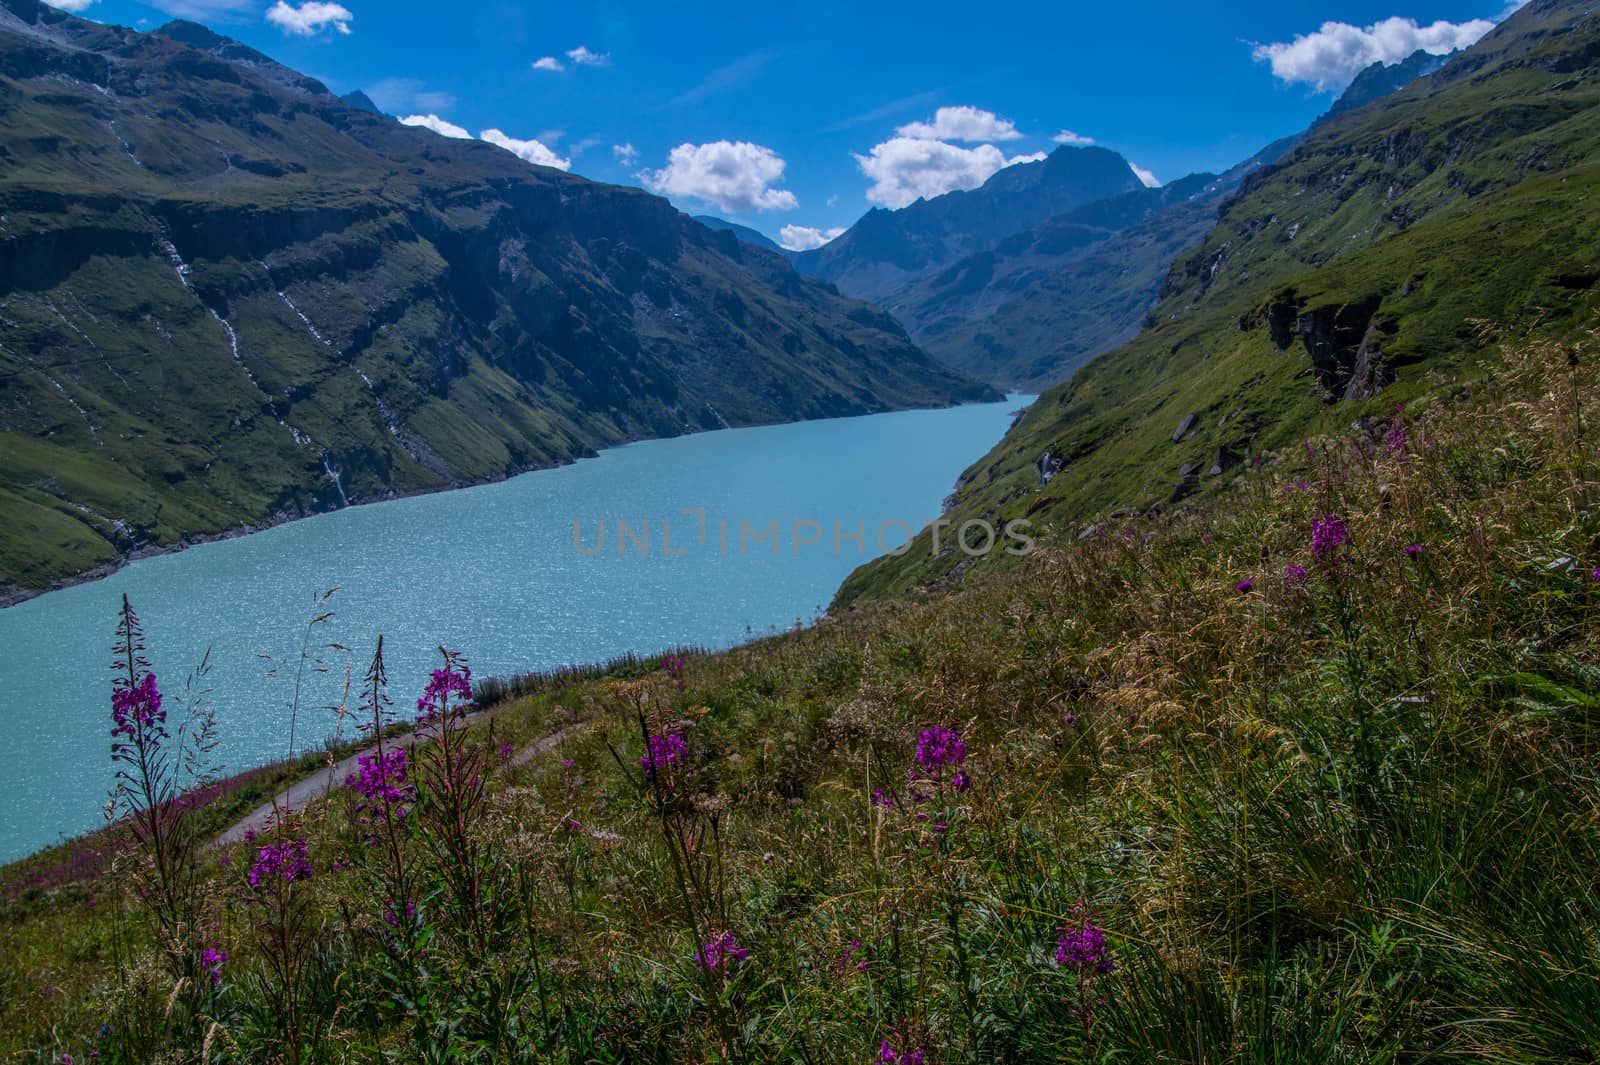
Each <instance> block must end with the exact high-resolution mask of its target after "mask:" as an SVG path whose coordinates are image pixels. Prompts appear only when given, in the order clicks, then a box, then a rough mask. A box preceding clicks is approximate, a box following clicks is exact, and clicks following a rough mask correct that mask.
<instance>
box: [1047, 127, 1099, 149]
mask: <svg viewBox="0 0 1600 1065" xmlns="http://www.w3.org/2000/svg"><path fill="white" fill-rule="evenodd" d="M1050 139H1051V140H1053V141H1055V142H1056V143H1057V144H1070V145H1072V146H1073V147H1075V148H1087V147H1088V146H1089V145H1091V144H1093V143H1094V138H1093V137H1085V136H1084V135H1083V134H1081V133H1074V132H1072V131H1071V130H1070V129H1064V130H1062V131H1061V132H1060V133H1057V134H1056V135H1055V136H1054V137H1051V138H1050Z"/></svg>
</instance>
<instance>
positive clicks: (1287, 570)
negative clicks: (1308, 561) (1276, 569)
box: [1283, 562, 1306, 588]
mask: <svg viewBox="0 0 1600 1065" xmlns="http://www.w3.org/2000/svg"><path fill="white" fill-rule="evenodd" d="M1305 583H1306V568H1305V567H1304V566H1302V565H1300V563H1298V562H1291V563H1289V564H1288V565H1287V566H1285V567H1283V586H1284V587H1285V588H1299V587H1301V586H1302V585H1304V584H1305Z"/></svg>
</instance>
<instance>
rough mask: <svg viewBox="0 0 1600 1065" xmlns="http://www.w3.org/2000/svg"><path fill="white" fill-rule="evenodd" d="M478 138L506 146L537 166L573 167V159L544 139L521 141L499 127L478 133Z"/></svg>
mask: <svg viewBox="0 0 1600 1065" xmlns="http://www.w3.org/2000/svg"><path fill="white" fill-rule="evenodd" d="M478 139H479V140H481V141H487V142H488V143H490V144H492V145H494V146H495V147H497V148H504V149H505V150H506V151H508V152H510V153H511V154H512V155H515V156H517V157H518V158H519V159H521V160H523V161H524V162H528V163H533V164H534V165H535V166H553V167H555V168H556V169H557V170H571V169H572V160H571V159H563V158H561V156H559V155H557V154H556V153H555V152H553V151H551V150H550V149H549V148H547V147H545V145H544V142H542V141H537V140H526V141H519V140H517V139H516V138H515V137H508V136H506V135H505V134H504V133H501V132H500V131H499V130H497V129H486V130H484V131H483V132H482V133H480V134H478Z"/></svg>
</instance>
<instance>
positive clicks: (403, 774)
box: [345, 747, 417, 820]
mask: <svg viewBox="0 0 1600 1065" xmlns="http://www.w3.org/2000/svg"><path fill="white" fill-rule="evenodd" d="M356 764H357V766H358V768H357V770H356V772H354V773H352V774H350V776H349V777H347V778H345V784H346V785H347V786H348V787H350V788H352V789H354V790H355V791H356V792H357V793H359V794H360V795H361V797H362V798H363V799H364V800H365V801H363V802H362V803H361V805H360V806H359V807H358V809H359V810H361V811H362V812H366V811H368V810H372V809H376V810H377V811H378V812H379V814H380V816H385V815H387V816H393V817H394V818H395V819H396V820H404V819H405V817H406V815H407V814H408V813H410V808H411V804H412V803H414V802H416V801H417V789H416V788H415V787H413V786H412V785H411V783H410V782H409V778H408V770H409V766H408V764H407V759H406V749H405V748H404V747H395V748H393V749H392V750H389V751H387V752H385V753H383V754H379V753H377V752H374V753H372V754H364V755H362V756H361V757H360V758H359V759H358V760H357V763H356Z"/></svg>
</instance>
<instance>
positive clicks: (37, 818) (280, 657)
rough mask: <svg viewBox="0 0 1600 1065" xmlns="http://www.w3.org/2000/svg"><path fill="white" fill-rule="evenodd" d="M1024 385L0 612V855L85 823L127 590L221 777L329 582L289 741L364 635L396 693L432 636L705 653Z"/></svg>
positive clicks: (588, 473)
mask: <svg viewBox="0 0 1600 1065" xmlns="http://www.w3.org/2000/svg"><path fill="white" fill-rule="evenodd" d="M1030 401H1031V397H1024V396H1012V397H1009V398H1008V399H1007V401H1006V402H1004V403H992V404H974V405H968V406H963V407H955V408H950V409H946V410H931V411H904V412H895V413H889V414H877V415H870V416H866V417H859V418H844V419H833V420H827V421H814V422H800V423H796V424H790V425H780V426H771V427H762V428H753V429H730V430H725V431H721V432H712V433H702V434H698V435H694V436H685V437H680V438H676V439H670V440H656V441H649V442H644V443H638V444H632V445H629V446H627V447H621V448H616V449H614V450H610V451H606V452H603V453H602V454H601V455H600V456H599V457H597V458H593V459H586V460H583V461H581V462H578V463H575V464H573V465H570V466H564V467H561V468H558V469H551V470H542V471H538V472H535V473H529V474H524V475H522V476H520V477H515V478H512V479H510V480H507V481H502V482H499V483H496V484H489V485H483V486H479V487H475V488H465V489H460V490H457V491H451V492H443V493H438V494H434V495H427V496H416V497H412V498H408V499H398V500H392V501H387V502H381V503H374V504H371V505H366V506H358V507H352V508H350V509H348V510H340V511H337V512H334V513H330V514H323V515H319V516H316V517H312V518H308V519H305V520H302V521H296V522H291V523H288V524H285V525H281V526H278V527H276V528H273V529H269V530H266V531H263V532H259V533H254V534H251V535H249V536H243V537H238V538H236V539H231V540H224V541H219V542H216V543H210V544H203V545H199V546H195V547H191V548H188V549H186V550H184V551H179V552H174V553H171V554H165V555H159V556H156V557H152V558H147V559H142V560H140V561H137V562H134V563H132V564H131V565H128V566H127V567H125V568H123V569H122V570H121V571H119V572H117V573H116V574H114V575H112V576H110V577H108V578H106V579H104V580H99V581H94V582H90V583H86V584H82V585H78V586H76V587H72V588H67V589H63V590H60V591H56V592H51V593H49V594H47V595H44V596H40V597H38V598H36V599H33V600H30V601H28V602H24V603H21V604H19V605H17V606H13V607H11V608H9V609H5V610H0V647H4V648H5V650H6V654H5V660H4V662H3V664H0V677H3V678H4V683H3V687H4V690H5V691H6V692H7V695H8V699H7V702H8V704H9V706H8V711H7V717H8V719H9V727H8V730H7V732H8V734H9V735H10V736H11V742H12V749H11V753H10V754H9V755H8V756H6V769H5V771H4V773H0V862H3V861H10V860H13V859H16V858H19V857H22V856H23V855H26V854H28V853H31V852H33V851H35V850H38V849H40V848H42V847H45V846H48V845H51V844H53V843H56V842H58V841H60V840H61V839H63V838H68V837H71V836H74V835H77V834H80V833H82V832H85V831H87V830H90V829H93V828H95V827H97V826H98V825H99V824H101V823H102V822H101V818H102V813H101V811H102V809H103V806H104V804H105V801H106V798H107V795H108V793H109V789H110V787H111V785H112V771H111V763H110V726H111V718H110V697H111V679H112V674H111V671H110V669H109V666H110V663H111V658H112V655H111V649H112V643H113V638H114V635H115V627H116V622H117V610H118V607H119V606H120V603H121V599H122V596H123V594H124V593H126V594H127V595H128V597H129V599H130V600H131V602H132V603H133V606H134V609H135V610H136V611H137V612H138V614H139V617H140V619H141V620H142V621H143V623H144V630H145V639H146V643H147V647H148V650H147V657H148V658H149V659H150V662H151V666H152V668H153V669H154V671H155V672H156V674H157V676H158V677H159V680H160V685H161V688H162V689H163V691H164V692H165V693H166V695H167V709H168V711H169V713H170V714H178V713H181V712H182V707H183V705H184V703H183V684H184V680H185V678H186V677H187V676H189V675H190V674H191V673H193V672H194V671H195V668H196V667H197V666H198V665H199V664H200V662H201V661H202V659H203V658H204V657H205V656H206V654H207V651H208V650H209V652H210V670H209V673H208V675H207V676H206V678H205V681H204V687H206V688H208V689H210V690H211V696H210V698H211V699H212V701H213V702H214V704H215V706H216V709H217V720H218V724H219V726H220V737H219V739H220V744H219V747H218V749H217V751H216V759H217V760H218V761H219V762H221V763H223V764H224V765H225V766H226V768H227V770H228V771H229V772H236V771H240V770H243V769H246V768H250V767H252V766H256V765H260V764H264V763H267V762H271V761H275V760H278V759H281V758H283V757H285V756H286V755H287V754H288V753H289V747H288V733H289V722H290V706H291V704H292V702H293V698H294V682H295V673H296V669H295V666H296V664H297V663H298V662H299V661H300V659H301V648H302V642H303V640H304V639H305V634H306V631H307V624H308V622H309V621H310V620H311V618H312V617H313V616H315V612H316V609H317V608H316V598H317V596H318V595H320V594H321V593H324V592H326V591H327V590H329V589H331V588H337V589H338V591H337V592H336V593H335V594H334V595H333V597H332V598H331V600H329V602H328V604H327V607H326V609H327V610H331V611H332V612H333V614H334V616H333V617H332V618H331V619H330V620H329V621H327V622H324V623H323V624H320V625H318V626H316V627H315V629H314V636H313V638H312V647H313V651H317V649H318V648H321V650H320V652H319V656H320V658H321V660H322V661H323V662H324V663H325V664H326V665H327V666H328V667H329V671H328V672H325V673H311V674H310V675H309V679H308V680H307V682H306V686H305V689H304V690H303V691H302V692H301V695H300V700H299V702H300V706H301V711H300V715H299V720H298V725H297V735H296V753H299V752H303V751H304V750H305V749H307V747H308V746H316V745H319V744H321V743H322V742H323V741H324V740H326V739H327V738H328V737H329V735H330V733H331V731H332V728H333V715H332V714H329V713H327V712H326V711H319V710H318V709H317V708H318V707H323V706H326V705H329V704H332V703H337V702H338V701H339V698H340V696H341V693H342V691H343V687H344V683H345V662H346V660H349V662H350V664H351V673H352V676H353V683H355V684H358V683H359V679H360V674H361V672H362V669H363V668H364V667H365V665H366V662H367V660H368V659H369V658H370V656H371V654H372V649H373V646H374V644H375V642H376V640H377V636H378V634H379V633H382V634H383V636H384V648H385V654H386V658H387V661H388V666H389V678H390V686H389V692H390V695H391V697H392V698H393V699H394V703H395V706H396V707H397V708H401V709H403V708H404V707H406V706H409V705H411V703H412V701H413V700H414V699H415V697H416V695H417V694H418V693H419V692H420V690H421V688H422V685H423V683H424V681H425V680H426V677H427V672H428V670H430V669H432V668H435V667H436V665H437V663H438V658H439V656H438V648H439V647H440V646H441V645H443V646H445V647H449V648H451V649H452V650H457V651H460V652H462V653H464V654H465V655H466V656H467V659H468V661H469V662H470V664H471V666H472V670H473V673H474V675H475V676H508V675H511V674H514V673H521V672H529V671H533V670H547V669H553V668H556V667H558V666H562V665H573V664H583V663H590V662H598V661H603V660H605V659H608V658H612V657H616V656H619V655H622V654H626V653H628V652H636V653H639V654H650V653H655V652H659V651H662V650H665V649H668V648H672V647H678V646H697V647H705V648H710V649H720V648H725V647H729V646H732V645H734V644H737V643H739V642H741V641H743V640H746V639H749V638H751V637H754V636H760V635H764V634H767V633H769V632H772V631H774V630H778V629H784V628H789V627H792V626H794V625H795V624H797V623H805V622H809V621H810V620H811V619H813V618H814V617H815V616H816V615H817V614H818V613H819V612H820V611H821V610H823V609H824V608H825V607H826V606H827V604H828V602H829V600H831V599H832V597H833V594H834V592H835V590H836V589H837V588H838V586H839V584H840V582H841V581H843V580H844V578H845V577H846V576H848V575H849V573H850V572H851V571H852V570H853V569H854V568H855V567H857V566H859V565H861V564H862V563H863V562H865V561H867V560H868V559H869V558H871V557H874V556H876V555H879V554H881V553H883V552H884V551H886V550H893V549H895V548H897V547H899V546H901V545H903V544H904V543H905V542H906V540H907V539H908V538H909V534H908V530H909V529H911V528H920V527H921V526H922V524H923V523H924V522H927V521H930V520H933V519H935V518H937V517H938V516H939V514H940V509H941V503H942V501H943V500H944V498H945V496H946V495H948V494H949V492H950V491H951V488H952V485H953V483H954V481H955V479H956V478H957V476H959V474H960V473H961V471H962V470H964V469H966V468H967V466H969V465H970V464H971V463H973V462H975V461H976V460H977V459H978V458H979V457H981V456H982V455H983V454H984V453H985V452H986V451H987V450H988V449H989V448H990V447H992V446H993V445H994V443H995V442H996V441H998V440H999V439H1000V437H1001V435H1002V434H1003V433H1004V432H1005V430H1006V429H1007V428H1008V427H1009V426H1010V424H1011V418H1012V415H1013V414H1015V413H1016V412H1017V411H1018V410H1019V409H1020V408H1021V407H1022V406H1023V405H1025V404H1026V403H1027V402H1030ZM647 523H648V526H647ZM724 523H725V524H724ZM773 523H776V529H775V530H774V529H773ZM623 524H625V525H626V529H625V530H624V528H623V527H622V526H623ZM602 527H603V528H604V535H605V540H604V546H603V547H601V546H600V535H601V529H602ZM724 529H726V534H725V535H724ZM774 532H775V534H776V535H773V533H774ZM763 534H766V538H764V539H758V537H761V536H763ZM858 535H859V536H860V538H859V539H856V537H857V536H858ZM669 538H670V539H669ZM977 539H980V540H981V537H978V538H977ZM812 540H815V541H816V542H814V543H812V542H809V541H812ZM646 548H648V553H646ZM330 643H339V644H342V645H344V646H345V647H347V648H349V650H348V652H341V651H336V650H331V649H328V648H327V645H329V644H330ZM274 660H275V661H276V662H277V663H279V664H280V668H278V670H277V671H276V672H277V675H276V676H273V675H269V671H271V670H272V669H273V666H274ZM352 705H353V696H352ZM347 728H348V726H347Z"/></svg>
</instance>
